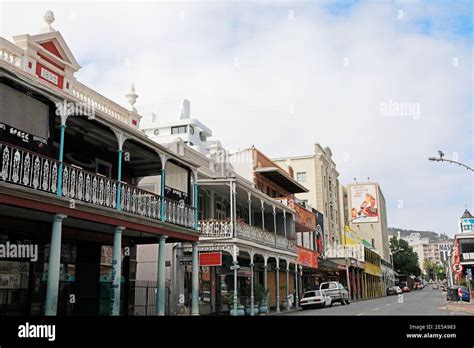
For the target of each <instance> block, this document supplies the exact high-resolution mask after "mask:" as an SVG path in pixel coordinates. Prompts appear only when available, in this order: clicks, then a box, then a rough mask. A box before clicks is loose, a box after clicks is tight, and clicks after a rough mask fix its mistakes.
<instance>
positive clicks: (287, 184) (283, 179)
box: [255, 167, 308, 193]
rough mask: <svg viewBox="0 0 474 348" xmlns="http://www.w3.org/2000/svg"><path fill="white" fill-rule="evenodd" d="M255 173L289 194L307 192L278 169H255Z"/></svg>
mask: <svg viewBox="0 0 474 348" xmlns="http://www.w3.org/2000/svg"><path fill="white" fill-rule="evenodd" d="M255 172H256V173H260V174H261V175H263V176H264V177H266V178H267V179H268V180H271V181H272V182H274V183H275V184H277V185H278V186H280V187H281V188H283V189H285V190H286V191H287V192H289V193H302V192H308V189H307V188H306V187H304V186H303V185H301V184H300V183H299V182H298V181H296V180H295V179H293V178H292V177H291V176H290V175H289V174H288V173H285V171H284V170H282V169H280V168H278V167H262V168H256V169H255Z"/></svg>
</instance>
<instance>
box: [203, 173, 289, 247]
mask: <svg viewBox="0 0 474 348" xmlns="http://www.w3.org/2000/svg"><path fill="white" fill-rule="evenodd" d="M199 202H200V204H199V213H198V214H199V222H198V226H199V231H200V240H203V241H205V240H225V239H233V238H239V239H243V240H246V241H249V242H255V243H257V244H259V245H264V246H268V247H272V248H277V249H281V250H285V251H291V252H296V233H295V230H294V223H293V214H294V211H293V210H292V209H291V208H289V207H287V206H286V205H284V204H281V203H280V202H279V201H277V200H273V199H271V198H269V197H267V196H266V195H264V194H262V193H261V192H260V191H258V190H255V189H254V188H252V187H251V185H250V184H247V183H245V182H239V181H237V180H235V179H222V180H199Z"/></svg>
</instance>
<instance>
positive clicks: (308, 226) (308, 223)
mask: <svg viewBox="0 0 474 348" xmlns="http://www.w3.org/2000/svg"><path fill="white" fill-rule="evenodd" d="M275 199H276V200H278V201H280V202H281V203H283V204H285V205H287V206H288V207H290V208H291V209H293V210H294V211H295V228H296V232H312V231H315V230H316V214H315V213H313V212H312V211H310V210H309V209H307V208H306V207H304V206H303V205H302V204H301V203H300V202H299V201H298V200H297V199H296V198H286V197H278V198H275Z"/></svg>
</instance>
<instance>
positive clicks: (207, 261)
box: [199, 251, 222, 266]
mask: <svg viewBox="0 0 474 348" xmlns="http://www.w3.org/2000/svg"><path fill="white" fill-rule="evenodd" d="M199 266H222V252H220V251H219V252H215V253H199Z"/></svg>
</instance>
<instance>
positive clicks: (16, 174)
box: [0, 142, 195, 228]
mask: <svg viewBox="0 0 474 348" xmlns="http://www.w3.org/2000/svg"><path fill="white" fill-rule="evenodd" d="M59 164H60V163H59V161H57V160H55V159H52V158H49V157H46V156H43V155H40V154H37V153H34V152H30V151H28V150H25V149H21V148H18V147H16V146H13V145H10V144H7V143H3V142H0V181H5V182H9V183H12V184H17V185H21V186H24V187H28V188H30V189H33V190H39V191H44V192H48V193H51V194H56V192H57V181H58V172H59V170H60V169H59V168H60V165H59ZM118 185H119V183H118V182H117V181H116V180H113V179H109V178H106V177H104V176H102V175H98V174H95V173H91V172H88V171H86V170H83V169H81V168H77V167H74V166H71V165H69V164H65V163H63V165H62V195H63V196H64V197H68V198H71V199H75V200H79V201H82V202H86V203H90V204H93V205H99V206H102V207H105V208H111V209H117V189H118ZM120 187H121V192H122V194H121V197H120V206H121V210H122V211H124V212H128V213H131V214H135V215H140V216H145V217H148V218H151V219H155V220H162V211H163V212H164V221H165V222H169V223H171V224H175V225H180V226H184V227H187V228H194V222H195V221H194V216H195V215H194V214H195V208H193V207H190V206H188V205H186V204H184V203H183V202H178V201H175V200H173V199H170V198H166V197H165V198H164V199H163V200H162V197H161V196H160V195H157V194H155V193H152V192H148V191H145V190H142V189H140V188H137V187H134V186H132V185H129V184H126V183H120ZM162 202H164V209H163V210H162V204H163V203H162Z"/></svg>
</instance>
